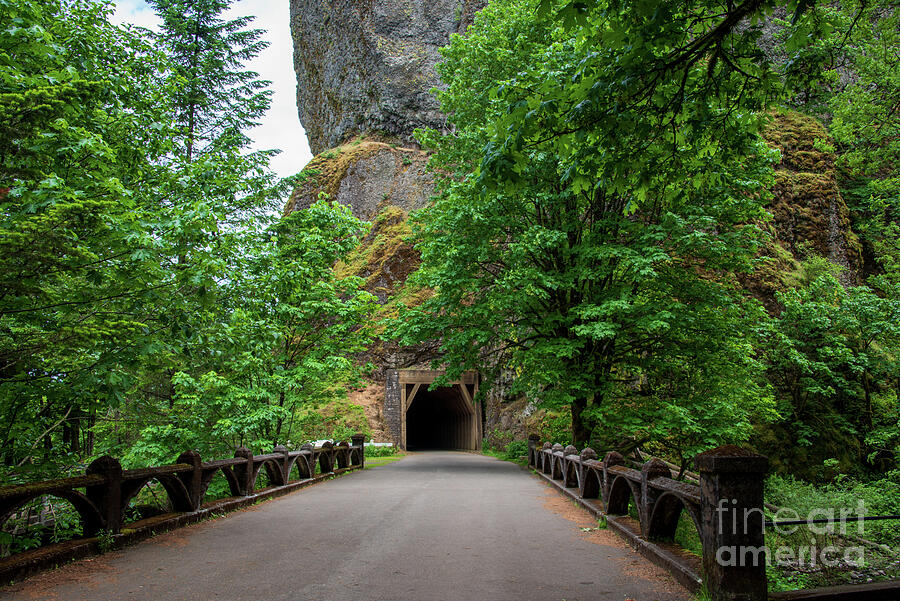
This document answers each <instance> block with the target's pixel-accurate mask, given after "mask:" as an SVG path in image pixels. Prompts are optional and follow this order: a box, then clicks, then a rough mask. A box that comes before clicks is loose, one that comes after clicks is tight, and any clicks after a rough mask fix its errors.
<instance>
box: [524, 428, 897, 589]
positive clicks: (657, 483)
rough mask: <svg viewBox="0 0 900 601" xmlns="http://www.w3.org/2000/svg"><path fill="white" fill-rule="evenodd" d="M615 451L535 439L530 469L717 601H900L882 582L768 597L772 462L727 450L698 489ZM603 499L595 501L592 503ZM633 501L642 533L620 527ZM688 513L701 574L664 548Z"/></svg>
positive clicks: (700, 458)
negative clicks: (767, 494) (767, 499)
mask: <svg viewBox="0 0 900 601" xmlns="http://www.w3.org/2000/svg"><path fill="white" fill-rule="evenodd" d="M627 463H628V462H627V460H625V458H624V457H623V456H622V455H621V454H619V453H616V452H615V451H611V452H608V453H606V455H605V456H604V457H603V459H602V460H599V459H598V457H597V453H596V452H595V451H594V450H593V449H590V448H586V449H584V450H582V451H581V452H578V450H577V449H576V448H575V447H574V446H571V445H570V446H567V447H563V446H562V445H560V444H556V445H551V444H550V443H549V442H545V443H544V444H543V445H540V438H539V437H537V436H535V435H532V436H530V437H529V439H528V465H529V467H531V468H532V469H534V470H536V471H537V472H538V473H539V474H541V475H542V476H543V477H545V478H546V479H548V480H550V481H552V482H554V483H555V484H556V485H557V486H558V487H559V488H560V489H562V490H563V491H565V492H566V494H568V495H569V496H571V497H573V498H575V499H576V500H578V501H580V502H581V503H582V505H584V506H585V507H587V508H588V509H589V510H591V511H593V512H594V513H602V514H604V515H606V516H607V519H608V520H609V523H610V525H613V526H615V527H616V530H618V531H619V532H620V533H621V534H622V535H623V536H625V538H626V539H627V540H628V541H629V543H631V544H632V546H634V547H635V548H636V549H638V550H639V551H640V552H641V553H642V554H644V555H645V556H647V557H648V558H650V559H651V560H653V561H655V562H656V563H658V564H659V565H662V566H663V567H665V568H668V569H669V570H670V571H671V572H672V575H673V576H675V577H676V579H678V580H679V581H680V582H681V583H682V584H684V585H685V586H687V587H689V588H691V589H693V590H697V589H699V588H701V586H702V587H703V588H705V589H706V594H707V597H706V598H708V599H710V600H712V601H766V600H772V601H774V600H776V599H777V600H780V601H799V600H800V599H804V600H810V601H811V600H813V599H815V600H818V601H825V600H827V601H838V600H840V601H851V600H860V601H862V600H865V601H888V600H893V601H896V600H897V599H900V582H896V581H890V582H875V583H869V584H862V585H845V586H834V587H825V588H819V589H808V590H801V591H789V592H783V593H773V594H771V595H770V594H769V593H768V591H767V589H768V582H767V577H766V554H767V549H766V547H765V525H766V522H765V513H764V507H765V505H764V502H763V487H764V479H765V476H766V472H767V471H768V463H769V462H768V459H767V458H766V457H764V456H762V455H757V454H755V453H752V452H750V451H748V450H746V449H742V448H740V447H735V446H723V447H718V448H716V449H712V450H710V451H706V452H704V453H701V454H699V455H697V457H696V458H695V459H694V467H695V469H696V470H697V472H698V473H699V483H698V484H692V483H687V482H679V481H677V480H674V479H672V472H671V470H670V468H669V465H667V464H666V463H665V462H664V461H662V460H660V459H650V460H649V461H647V462H646V463H644V464H643V466H641V469H639V470H638V469H634V468H631V467H627V465H626V464H627ZM592 499H596V501H591V500H592ZM632 499H633V500H634V504H635V507H636V510H637V511H636V513H637V520H638V522H639V523H640V530H639V532H634V531H632V530H631V529H630V528H628V527H627V526H625V525H624V523H623V522H620V521H619V520H620V519H621V518H620V517H616V516H627V515H628V513H629V505H630V503H631V500H632ZM682 510H683V511H684V512H685V513H686V514H687V515H688V516H689V517H690V519H691V522H692V523H693V525H694V527H695V528H696V529H697V533H698V536H699V539H700V544H701V546H702V555H701V561H700V566H701V574H702V579H701V574H696V573H694V572H693V571H692V570H691V568H690V567H688V566H686V565H685V563H684V562H682V561H680V560H679V558H678V557H677V556H676V555H674V554H673V553H670V552H669V551H668V550H667V549H666V548H665V547H663V546H660V545H658V544H655V543H654V542H653V541H661V543H662V544H665V543H666V542H672V541H673V539H674V536H675V531H676V528H677V526H678V522H679V519H680V517H681V513H682Z"/></svg>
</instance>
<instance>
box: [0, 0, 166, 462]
mask: <svg viewBox="0 0 900 601" xmlns="http://www.w3.org/2000/svg"><path fill="white" fill-rule="evenodd" d="M109 11H110V8H109V6H108V5H104V4H98V3H95V2H89V1H76V2H57V1H53V0H51V1H48V2H30V1H24V2H19V1H16V2H6V1H4V2H3V3H2V5H0V14H2V15H3V17H2V19H3V26H2V27H0V124H2V125H0V129H2V136H0V138H2V141H0V204H2V211H0V261H2V269H0V413H2V420H0V421H2V424H3V425H2V432H0V447H2V451H0V453H2V456H3V460H4V462H5V463H6V464H7V465H13V466H19V465H22V464H25V463H27V462H29V461H31V460H32V459H33V458H34V457H35V456H40V457H43V458H45V459H48V458H53V457H55V456H56V455H58V454H59V452H60V450H62V448H63V445H57V446H54V443H53V436H54V435H55V433H56V432H59V431H60V430H62V435H63V439H64V442H65V443H66V445H65V447H64V448H65V449H66V450H67V451H71V452H73V453H78V452H80V451H82V450H83V449H84V447H87V449H88V451H89V449H90V446H91V439H90V433H89V429H87V428H82V427H81V426H82V425H84V424H88V425H89V424H90V422H91V420H92V419H93V416H94V415H95V412H96V409H97V407H98V406H100V405H102V404H103V403H105V402H109V401H111V402H115V400H116V399H118V398H120V395H121V394H122V393H123V392H124V391H125V390H127V388H128V382H126V381H124V379H123V377H122V375H121V373H120V372H118V371H117V370H116V369H115V367H116V366H117V365H119V364H121V363H122V362H127V361H131V359H132V358H133V357H134V356H136V355H138V354H139V353H140V352H141V349H142V348H143V347H144V346H145V345H147V344H149V340H150V339H151V338H152V335H153V330H154V328H155V327H156V326H155V325H154V323H153V317H154V316H153V312H152V311H148V306H150V305H152V304H153V303H154V302H155V299H157V298H158V297H159V296H161V295H163V294H166V293H172V289H171V288H169V283H168V282H166V281H165V280H164V279H163V278H161V277H160V267H159V263H158V260H157V257H156V256H155V254H154V249H155V248H156V247H157V245H158V239H157V238H156V237H155V236H154V233H155V232H154V228H153V227H152V226H149V225H148V224H150V223H153V222H154V221H155V219H154V216H153V215H152V214H151V213H148V212H147V211H146V210H145V207H146V202H147V199H148V197H149V196H150V194H149V193H148V192H147V191H148V190H149V189H153V187H154V186H155V184H156V183H157V182H159V181H160V180H161V179H164V178H165V177H166V175H165V173H164V172H163V170H161V169H160V168H159V167H158V166H157V164H156V161H158V160H159V159H160V157H161V156H163V155H164V154H165V153H166V152H168V150H169V148H170V145H169V131H168V129H167V120H166V113H165V111H164V110H162V109H160V108H159V107H161V106H162V105H163V102H162V101H161V92H160V90H159V87H158V85H157V84H156V75H157V73H158V69H159V68H160V67H161V65H162V64H163V59H162V57H161V56H160V55H159V54H158V53H157V52H155V51H154V50H153V48H152V46H151V45H150V43H149V41H148V40H147V39H146V38H145V37H144V36H143V35H142V34H140V33H138V32H135V31H127V30H122V29H119V28H116V27H113V26H111V25H109V23H108V22H107V21H106V17H107V15H108V13H109ZM167 288H168V290H167Z"/></svg>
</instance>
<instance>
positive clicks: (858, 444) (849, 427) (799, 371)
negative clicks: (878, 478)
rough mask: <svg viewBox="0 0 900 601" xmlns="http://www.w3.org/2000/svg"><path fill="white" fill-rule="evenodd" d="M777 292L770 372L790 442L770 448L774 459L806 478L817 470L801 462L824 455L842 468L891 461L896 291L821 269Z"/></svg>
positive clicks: (899, 354) (898, 343) (899, 372)
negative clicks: (845, 280)
mask: <svg viewBox="0 0 900 601" xmlns="http://www.w3.org/2000/svg"><path fill="white" fill-rule="evenodd" d="M777 298H778V300H779V302H780V303H782V304H783V305H784V310H783V311H782V313H781V315H780V316H779V318H778V320H777V321H776V323H775V325H774V329H773V331H772V333H771V336H770V346H769V350H768V361H769V377H770V379H771V381H772V382H773V384H774V385H775V386H776V388H777V391H778V393H779V394H778V397H779V402H780V403H779V412H780V414H781V415H782V416H783V417H784V419H785V422H784V424H783V434H782V435H784V436H788V437H789V440H790V444H788V445H783V446H781V447H780V449H772V451H774V453H773V454H774V457H773V458H774V459H775V461H776V462H782V461H783V462H786V463H790V464H792V465H793V466H794V471H795V473H796V470H798V469H799V470H800V471H801V473H804V474H805V475H806V476H807V477H812V478H820V477H821V476H822V475H823V474H822V473H821V472H820V471H819V470H816V471H812V472H807V471H803V469H804V466H807V467H808V466H810V465H812V466H816V465H818V466H821V465H822V462H823V461H824V460H825V459H830V458H836V459H838V460H839V465H840V469H841V471H844V472H849V471H852V470H853V468H854V466H857V465H865V464H866V463H870V464H872V465H875V466H876V467H880V468H882V469H883V468H884V467H885V466H887V465H890V462H892V461H896V458H897V456H898V451H900V447H898V443H900V438H898V422H897V406H896V399H897V393H898V391H897V389H896V384H897V378H898V376H900V363H898V358H900V302H898V301H897V300H896V299H897V298H898V297H897V296H896V295H892V296H888V297H883V296H879V295H877V294H876V293H875V292H873V291H872V290H871V289H870V288H868V287H865V286H853V287H844V286H842V285H841V284H840V283H839V282H838V280H837V279H836V278H835V277H834V276H833V275H831V274H825V275H821V276H819V277H818V278H816V279H815V280H813V281H812V282H810V284H809V285H808V286H806V287H801V288H794V289H792V290H789V291H787V292H785V293H783V294H779V295H777ZM782 453H785V454H786V456H782ZM798 453H799V454H800V455H801V456H799V457H798ZM817 472H818V473H817Z"/></svg>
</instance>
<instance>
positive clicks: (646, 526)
mask: <svg viewBox="0 0 900 601" xmlns="http://www.w3.org/2000/svg"><path fill="white" fill-rule="evenodd" d="M671 477H672V471H671V470H669V468H668V466H667V465H666V464H665V463H664V462H663V461H661V460H660V459H656V458H653V459H651V460H650V461H648V462H646V463H645V464H644V465H643V466H642V467H641V499H640V507H639V511H640V512H641V514H640V515H641V534H643V535H644V536H645V537H649V536H650V516H651V515H652V513H653V506H654V505H656V501H657V500H658V499H659V497H660V495H661V494H662V491H660V490H657V489H655V488H653V487H652V486H650V481H651V480H653V479H654V478H671Z"/></svg>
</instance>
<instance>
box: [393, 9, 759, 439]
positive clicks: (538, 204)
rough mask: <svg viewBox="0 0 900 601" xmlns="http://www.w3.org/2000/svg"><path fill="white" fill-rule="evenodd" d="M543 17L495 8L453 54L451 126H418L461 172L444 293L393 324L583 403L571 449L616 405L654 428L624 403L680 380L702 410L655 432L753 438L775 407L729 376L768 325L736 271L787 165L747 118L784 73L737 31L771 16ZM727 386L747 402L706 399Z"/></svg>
mask: <svg viewBox="0 0 900 601" xmlns="http://www.w3.org/2000/svg"><path fill="white" fill-rule="evenodd" d="M541 5H542V7H544V8H545V17H544V18H541V19H537V20H535V18H534V16H535V9H536V8H538V6H537V3H535V2H530V1H525V0H518V1H507V2H497V3H492V4H491V5H490V6H489V7H488V8H487V9H485V10H484V11H482V13H481V14H480V16H479V17H478V18H477V19H476V22H475V24H474V26H473V27H472V28H471V29H470V30H469V32H468V34H467V37H466V38H462V37H454V38H453V39H452V40H451V44H450V46H449V47H448V48H447V49H445V51H444V55H445V58H446V62H445V63H444V64H443V65H441V66H440V67H439V69H440V74H441V76H442V78H443V79H444V81H445V83H446V84H447V86H448V87H447V90H446V91H444V92H440V93H439V97H440V99H441V103H442V108H443V110H444V111H445V112H446V113H447V114H448V115H449V116H450V120H451V122H452V123H453V125H454V126H455V131H454V132H453V133H451V134H450V135H447V136H438V135H437V134H436V133H434V132H431V133H427V134H424V135H423V136H422V141H423V143H425V144H427V145H430V146H433V147H435V148H436V154H435V158H434V165H435V168H436V171H437V173H439V174H444V175H445V177H443V178H442V179H441V182H440V189H441V196H440V197H439V199H438V201H437V202H436V204H435V206H434V207H433V208H432V209H426V210H425V211H423V212H422V214H421V215H420V223H419V226H418V231H417V234H418V240H419V242H418V248H419V249H420V250H421V252H422V260H423V268H422V269H421V270H420V272H419V273H418V274H417V275H416V277H417V278H418V283H419V284H421V285H424V286H427V287H430V288H432V289H434V290H435V295H434V296H433V297H432V298H430V299H428V300H427V301H426V302H425V303H424V304H423V306H422V307H421V308H420V309H418V310H413V311H411V312H407V313H406V314H405V315H403V316H402V320H403V322H402V323H401V324H400V325H399V326H398V330H399V332H400V333H401V334H402V335H403V336H404V337H405V339H406V340H407V341H413V340H421V339H438V340H440V342H441V345H442V350H443V351H444V353H445V356H444V359H445V360H446V361H447V363H448V364H449V366H450V367H451V371H452V372H453V373H457V372H458V371H460V370H463V369H473V368H474V369H482V370H483V371H487V372H488V373H490V372H491V371H492V370H491V368H495V369H496V370H500V369H510V368H511V369H513V370H514V371H515V373H516V383H517V386H518V387H519V388H520V389H522V390H526V391H528V392H529V393H530V394H531V395H533V397H534V398H537V399H540V400H542V401H543V402H544V403H545V404H546V405H549V406H554V405H557V406H559V405H566V406H569V407H571V415H572V430H573V438H574V441H575V444H579V445H581V444H585V443H586V442H588V439H589V438H590V436H591V433H592V429H593V427H594V426H595V425H596V424H597V423H598V420H600V419H601V418H603V417H604V416H606V415H608V414H609V413H610V412H614V413H616V414H617V415H620V416H623V417H624V416H626V415H634V416H636V418H637V419H650V417H651V416H650V415H649V414H648V413H646V412H645V411H643V410H642V408H641V407H640V403H634V402H631V401H630V400H629V398H630V397H632V396H636V395H639V394H640V392H639V391H640V389H641V387H642V386H644V387H646V386H658V385H659V384H660V383H661V382H662V381H663V380H664V378H665V374H666V373H669V372H670V371H671V370H678V369H679V368H687V369H688V370H689V371H688V372H686V373H684V374H683V377H681V378H679V381H680V384H679V386H678V388H679V390H678V391H672V392H673V394H675V395H676V396H675V397H674V398H672V399H671V402H672V403H673V404H679V405H680V406H681V407H682V410H681V411H680V412H679V413H681V414H683V413H684V412H691V411H698V412H699V411H701V410H704V411H709V414H708V416H707V418H706V419H705V421H704V420H697V425H694V426H691V427H686V426H685V422H684V420H683V419H682V417H681V416H679V415H674V414H673V413H671V412H659V413H656V414H654V415H653V418H654V419H659V420H660V421H659V422H658V423H657V427H655V428H654V429H653V430H652V431H647V430H646V429H645V434H644V435H645V436H648V437H650V438H652V439H653V440H662V439H664V438H666V437H670V439H672V440H674V439H675V438H676V437H677V436H678V432H682V433H683V432H686V431H688V430H691V428H693V430H694V431H695V432H699V431H701V430H705V431H706V433H705V435H704V436H703V437H702V438H703V440H701V441H700V442H698V443H691V445H688V447H689V448H688V447H686V449H685V450H686V451H695V450H696V449H698V448H699V447H700V446H703V445H707V446H708V445H709V444H711V443H713V442H720V441H723V440H739V439H741V438H745V437H746V436H747V435H748V433H749V432H748V429H746V428H741V427H740V426H739V425H738V426H737V427H735V426H736V425H737V424H745V423H746V418H747V417H748V416H749V415H752V414H753V413H754V412H758V411H764V410H765V407H766V397H765V395H758V394H757V393H758V392H759V388H757V387H756V386H754V385H748V386H745V387H743V388H735V387H734V386H727V380H729V379H730V378H733V377H735V375H736V374H741V375H742V376H743V377H744V378H745V379H746V380H747V381H749V382H751V383H752V382H754V381H755V378H756V377H757V376H758V367H757V366H755V365H754V364H752V362H750V361H748V360H747V358H746V354H745V353H746V352H747V349H748V345H749V344H750V341H751V338H752V336H751V333H750V331H751V329H750V327H749V324H750V322H751V320H753V319H759V318H760V313H759V312H758V310H757V308H756V307H755V305H754V303H752V302H748V301H745V300H744V299H742V297H741V295H740V293H739V291H738V290H737V289H736V286H735V283H734V278H733V274H734V272H736V271H739V270H745V269H749V268H750V267H751V263H752V257H753V254H754V253H755V251H756V248H757V243H758V236H759V232H758V230H757V229H756V228H755V227H753V226H750V225H747V224H748V223H751V222H752V221H753V220H754V219H761V218H763V212H762V208H761V200H762V198H763V196H764V190H765V188H766V186H767V185H768V184H769V183H770V181H771V168H770V160H771V157H770V152H769V151H768V150H767V149H766V147H765V146H764V145H763V144H762V142H761V141H760V139H759V137H758V135H757V133H756V131H757V126H758V119H757V118H756V117H754V116H753V115H754V112H755V111H757V110H760V109H762V108H763V107H765V105H766V102H767V100H768V98H769V95H770V94H773V93H774V92H775V90H776V86H777V81H776V80H775V78H774V77H773V76H772V75H771V73H770V72H769V70H768V67H767V64H766V62H765V59H764V57H763V56H762V54H761V53H760V52H759V51H757V50H755V45H754V44H755V41H756V39H757V37H758V34H759V32H758V31H756V30H755V29H754V28H744V29H738V28H736V27H735V25H736V23H737V22H738V21H740V20H741V19H743V18H750V17H754V18H755V17H758V16H759V15H758V14H756V12H757V10H758V9H759V4H758V3H745V4H742V5H739V6H732V7H731V9H728V8H726V7H721V6H719V5H718V4H717V3H713V2H689V3H683V2H677V3H676V2H660V3H639V4H638V5H632V4H630V3H629V4H627V5H626V4H621V3H614V2H592V3H573V4H571V5H556V4H554V3H541ZM714 357H715V358H717V359H718V361H715V362H711V363H710V365H716V366H717V367H718V369H716V370H709V371H704V370H700V369H697V368H696V365H697V364H696V363H694V362H702V361H705V360H710V359H712V358H714ZM692 366H694V367H692ZM718 384H723V385H724V386H723V388H722V390H727V391H728V392H729V393H733V394H734V395H735V396H733V397H732V398H729V399H725V398H724V397H722V396H719V397H716V400H715V402H713V403H711V404H707V405H704V404H703V403H702V402H700V396H701V395H700V393H699V391H700V390H713V389H716V386H717V385H718ZM662 389H663V388H662V387H660V388H658V389H657V390H656V391H654V392H653V393H651V394H657V393H659V392H661V391H662ZM657 398H658V396H657ZM738 414H740V415H741V416H743V417H742V418H741V419H739V420H737V421H736V420H735V416H736V415H738ZM700 422H703V423H702V424H701V423H700ZM636 432H637V430H636V428H631V429H630V430H628V431H627V433H628V434H631V433H636ZM698 445H699V446H698Z"/></svg>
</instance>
